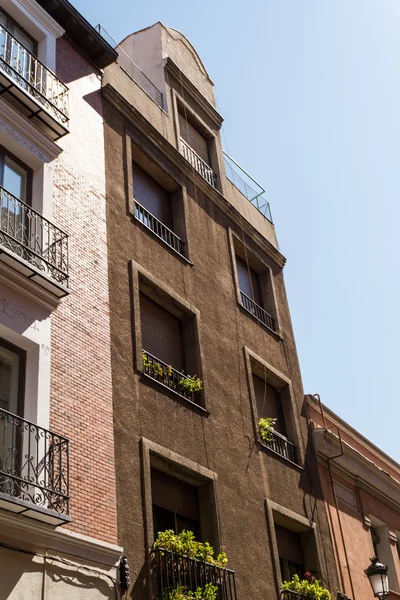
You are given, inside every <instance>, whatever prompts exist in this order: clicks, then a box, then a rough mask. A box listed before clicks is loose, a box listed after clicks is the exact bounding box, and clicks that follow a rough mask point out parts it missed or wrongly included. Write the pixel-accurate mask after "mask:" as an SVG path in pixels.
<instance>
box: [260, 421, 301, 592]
mask: <svg viewBox="0 0 400 600" xmlns="http://www.w3.org/2000/svg"><path fill="white" fill-rule="evenodd" d="M271 436H272V440H271V441H270V442H264V441H263V442H262V443H263V445H264V446H266V447H267V448H269V449H270V450H273V451H274V452H276V453H277V454H279V455H280V456H283V457H284V458H287V459H288V460H290V461H291V462H292V463H295V464H297V452H296V450H297V449H296V446H295V445H294V444H292V442H289V440H288V439H286V438H285V436H284V435H282V434H281V433H279V432H278V431H275V430H271ZM289 600H290V599H289Z"/></svg>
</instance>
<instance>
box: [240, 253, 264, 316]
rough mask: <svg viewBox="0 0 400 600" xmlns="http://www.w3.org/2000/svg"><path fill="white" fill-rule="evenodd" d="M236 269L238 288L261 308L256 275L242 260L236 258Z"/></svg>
mask: <svg viewBox="0 0 400 600" xmlns="http://www.w3.org/2000/svg"><path fill="white" fill-rule="evenodd" d="M236 267H237V273H238V278H239V288H240V289H241V291H242V292H244V293H245V294H246V296H249V298H252V299H253V300H254V302H256V303H257V304H258V305H259V306H261V307H262V297H261V289H260V281H259V277H258V274H257V273H256V272H255V271H254V270H253V269H252V268H251V267H248V266H247V264H246V263H245V261H244V260H242V259H241V258H239V257H238V256H237V257H236Z"/></svg>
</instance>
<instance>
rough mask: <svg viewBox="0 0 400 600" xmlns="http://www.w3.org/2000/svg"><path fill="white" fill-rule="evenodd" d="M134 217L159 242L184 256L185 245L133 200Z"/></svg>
mask: <svg viewBox="0 0 400 600" xmlns="http://www.w3.org/2000/svg"><path fill="white" fill-rule="evenodd" d="M135 217H136V219H137V220H138V221H140V222H141V223H143V225H144V226H145V227H147V228H148V229H150V230H151V231H152V232H153V233H154V234H155V235H156V236H157V237H158V238H160V240H162V241H163V242H165V244H167V246H169V247H170V248H172V250H175V252H178V254H181V255H182V256H184V247H185V243H184V242H183V241H182V240H181V239H180V238H179V237H178V236H177V235H176V233H174V232H173V231H171V230H170V229H169V228H168V227H167V226H166V225H164V224H163V223H161V221H159V220H158V219H157V218H156V217H155V216H154V215H152V214H151V213H150V212H149V211H148V210H147V209H146V208H145V207H144V206H142V205H141V204H140V203H139V202H137V200H135Z"/></svg>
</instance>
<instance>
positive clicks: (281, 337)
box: [238, 302, 283, 341]
mask: <svg viewBox="0 0 400 600" xmlns="http://www.w3.org/2000/svg"><path fill="white" fill-rule="evenodd" d="M238 304H239V308H241V310H242V311H243V312H244V313H245V314H246V315H249V316H250V317H252V318H253V320H254V321H256V323H259V324H260V325H261V326H262V327H263V328H264V329H265V330H266V331H268V332H269V333H271V334H272V335H273V336H274V337H275V338H277V339H278V340H279V341H283V335H282V334H281V333H280V331H274V330H273V329H271V328H270V327H268V325H266V324H265V323H263V322H262V321H261V319H258V318H257V317H256V316H255V315H253V313H252V312H251V311H249V310H247V308H245V307H244V306H243V304H242V303H241V302H239V303H238Z"/></svg>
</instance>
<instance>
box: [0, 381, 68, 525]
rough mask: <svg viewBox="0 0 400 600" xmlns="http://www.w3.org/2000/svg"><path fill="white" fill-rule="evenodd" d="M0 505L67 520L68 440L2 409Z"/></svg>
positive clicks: (39, 516) (57, 520)
mask: <svg viewBox="0 0 400 600" xmlns="http://www.w3.org/2000/svg"><path fill="white" fill-rule="evenodd" d="M0 392H1V390H0ZM0 401H1V398H0ZM0 508H5V509H7V510H9V511H11V512H13V513H21V514H25V515H26V516H28V517H31V518H34V519H37V520H40V521H45V522H47V523H51V524H53V525H59V524H61V523H64V522H66V521H70V518H69V516H68V515H69V453H68V440H67V439H66V438H64V437H62V436H60V435H57V434H56V433H52V432H51V431H48V430H47V429H43V427H39V426H38V425H35V424H34V423H31V422H30V421H26V420H25V419H23V418H21V417H18V416H16V415H13V414H12V413H10V412H7V411H6V410H3V409H0Z"/></svg>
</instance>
